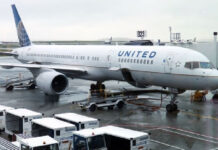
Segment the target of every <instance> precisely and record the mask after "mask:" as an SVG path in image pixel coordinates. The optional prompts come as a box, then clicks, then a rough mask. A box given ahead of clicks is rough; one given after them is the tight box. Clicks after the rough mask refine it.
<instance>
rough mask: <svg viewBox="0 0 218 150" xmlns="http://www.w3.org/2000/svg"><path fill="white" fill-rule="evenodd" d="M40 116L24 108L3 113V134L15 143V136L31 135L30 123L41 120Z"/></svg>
mask: <svg viewBox="0 0 218 150" xmlns="http://www.w3.org/2000/svg"><path fill="white" fill-rule="evenodd" d="M42 116H43V115H42V114H41V113H38V112H35V111H31V110H28V109H25V108H19V109H12V110H7V111H6V113H5V123H6V125H5V132H6V133H7V134H8V135H9V139H11V140H13V141H15V140H16V134H24V135H31V129H32V128H31V121H32V120H33V119H38V118H42Z"/></svg>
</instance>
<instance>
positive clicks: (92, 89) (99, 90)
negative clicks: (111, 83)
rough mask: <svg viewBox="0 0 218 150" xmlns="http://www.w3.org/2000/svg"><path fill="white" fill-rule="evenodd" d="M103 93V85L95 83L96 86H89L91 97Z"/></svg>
mask: <svg viewBox="0 0 218 150" xmlns="http://www.w3.org/2000/svg"><path fill="white" fill-rule="evenodd" d="M104 91H105V85H104V84H102V83H101V82H97V83H96V84H91V85H90V92H91V95H93V94H94V95H95V94H101V93H104Z"/></svg>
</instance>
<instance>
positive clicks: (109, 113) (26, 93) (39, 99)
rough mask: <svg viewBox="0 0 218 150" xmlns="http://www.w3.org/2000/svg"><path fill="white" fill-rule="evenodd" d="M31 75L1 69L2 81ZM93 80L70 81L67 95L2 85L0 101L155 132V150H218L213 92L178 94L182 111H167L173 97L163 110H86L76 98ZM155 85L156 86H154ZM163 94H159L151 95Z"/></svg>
mask: <svg viewBox="0 0 218 150" xmlns="http://www.w3.org/2000/svg"><path fill="white" fill-rule="evenodd" d="M0 61H4V62H5V61H7V62H12V61H14V60H12V59H11V58H8V57H5V58H0ZM15 76H21V77H29V76H31V74H30V73H29V72H28V71H27V70H25V69H12V70H5V69H0V82H1V81H2V80H5V79H8V78H10V77H15ZM91 83H94V82H91V81H84V80H70V88H69V90H68V92H67V94H65V95H61V96H60V97H59V98H57V97H49V96H45V95H44V94H43V93H42V92H41V91H40V90H38V89H35V90H24V89H15V90H14V91H12V92H6V91H5V89H4V88H0V104H1V105H7V106H12V107H16V108H20V107H23V108H28V109H31V110H34V111H38V112H41V113H44V114H45V116H52V115H53V114H55V113H63V112H75V113H79V114H82V115H87V116H91V117H95V118H98V119H100V124H101V125H102V126H103V125H117V126H121V127H126V128H130V129H134V130H139V131H144V132H149V133H151V142H150V147H151V149H154V150H183V149H185V150H210V149H211V150H212V149H213V150H215V149H218V103H217V104H216V103H213V102H212V101H210V99H211V97H212V94H210V93H209V94H208V95H207V101H206V102H202V103H196V102H195V103H191V102H190V95H191V92H193V91H187V92H185V93H184V94H181V95H179V96H178V107H179V111H178V112H174V113H167V112H166V110H165V106H166V104H168V103H169V101H170V99H169V97H167V98H165V99H164V100H163V103H162V106H161V108H160V109H157V110H155V111H152V110H151V109H150V107H146V106H138V105H133V104H127V105H126V106H125V107H124V108H123V109H121V110H119V109H116V108H115V109H114V110H107V109H103V110H97V111H95V112H89V111H82V110H81V109H80V108H79V107H78V106H77V105H75V104H74V105H73V104H72V102H73V101H78V100H82V99H85V98H86V97H87V96H88V90H89V86H90V84H91ZM105 85H106V87H107V88H108V89H113V90H114V89H117V90H119V89H122V88H127V89H128V88H129V89H132V88H133V87H132V86H130V85H128V84H127V83H123V82H116V81H111V82H106V83H105ZM154 88H155V87H154ZM147 95H148V96H152V97H160V95H159V94H147ZM143 103H145V104H147V105H151V104H152V105H156V106H158V105H160V101H151V100H150V101H144V102H143Z"/></svg>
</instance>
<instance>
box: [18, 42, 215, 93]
mask: <svg viewBox="0 0 218 150" xmlns="http://www.w3.org/2000/svg"><path fill="white" fill-rule="evenodd" d="M14 52H15V53H17V54H18V57H17V58H18V60H20V61H22V62H34V63H41V64H59V65H60V64H61V65H69V66H77V67H81V68H83V69H84V70H87V74H86V75H81V76H75V75H73V74H72V76H71V75H69V74H70V73H69V74H68V77H71V78H81V79H87V80H94V81H100V82H103V81H106V80H119V81H124V80H125V78H124V76H123V73H122V70H123V69H126V70H128V71H129V73H130V74H131V76H132V78H133V80H134V81H135V82H137V83H138V84H140V85H144V86H146V85H157V86H163V87H171V88H178V89H192V90H197V89H199V90H201V89H202V90H203V89H208V90H212V89H217V88H218V71H217V70H216V69H212V68H202V67H198V68H196V69H190V68H186V67H185V64H186V63H187V62H209V60H208V58H207V57H205V56H204V55H203V54H201V53H199V52H196V51H193V50H190V49H185V48H180V47H171V46H104V45H102V46H94V45H93V46H91V45H78V46H61V45H47V46H46V45H45V46H43V45H33V46H28V47H23V48H18V49H15V50H14Z"/></svg>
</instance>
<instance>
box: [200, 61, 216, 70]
mask: <svg viewBox="0 0 218 150" xmlns="http://www.w3.org/2000/svg"><path fill="white" fill-rule="evenodd" d="M200 67H201V68H204V69H213V68H214V66H213V64H211V63H209V62H200Z"/></svg>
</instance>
